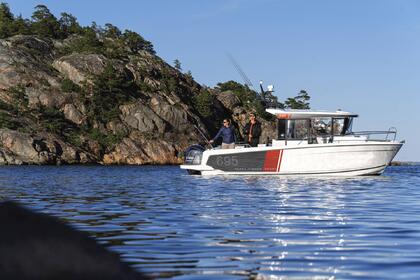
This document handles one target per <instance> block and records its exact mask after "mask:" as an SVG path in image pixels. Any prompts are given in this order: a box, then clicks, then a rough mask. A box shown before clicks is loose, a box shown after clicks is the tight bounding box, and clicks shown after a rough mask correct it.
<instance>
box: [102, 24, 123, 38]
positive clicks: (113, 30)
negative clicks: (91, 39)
mask: <svg viewBox="0 0 420 280" xmlns="http://www.w3.org/2000/svg"><path fill="white" fill-rule="evenodd" d="M103 35H104V36H105V37H107V38H111V39H119V38H120V37H121V30H119V29H118V27H116V26H114V25H112V24H110V23H107V24H105V29H104V34H103Z"/></svg>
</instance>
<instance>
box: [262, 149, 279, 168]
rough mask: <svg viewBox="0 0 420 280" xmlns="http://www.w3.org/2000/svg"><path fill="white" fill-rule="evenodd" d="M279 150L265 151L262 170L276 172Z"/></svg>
mask: <svg viewBox="0 0 420 280" xmlns="http://www.w3.org/2000/svg"><path fill="white" fill-rule="evenodd" d="M279 155H280V150H274V151H267V152H266V153H265V159H264V167H263V171H264V172H276V171H277V163H278V161H279Z"/></svg>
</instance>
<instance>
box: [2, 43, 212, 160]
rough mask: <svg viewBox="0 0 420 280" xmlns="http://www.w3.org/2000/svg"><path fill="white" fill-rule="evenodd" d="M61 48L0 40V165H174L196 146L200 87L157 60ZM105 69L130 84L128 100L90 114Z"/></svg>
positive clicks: (145, 54)
mask: <svg viewBox="0 0 420 280" xmlns="http://www.w3.org/2000/svg"><path fill="white" fill-rule="evenodd" d="M66 44H67V42H66V40H65V41H59V40H56V41H54V42H52V41H51V40H49V39H43V38H40V37H36V36H21V35H18V36H14V37H10V38H7V39H2V40H0V165H1V164H72V163H104V164H177V163H179V162H180V159H179V158H178V154H179V153H180V152H181V151H183V150H184V149H185V148H186V147H187V146H188V145H190V144H192V143H197V142H199V141H200V140H199V139H200V138H199V137H200V136H198V135H197V132H196V131H195V130H194V128H193V126H194V125H197V126H199V127H200V128H201V129H202V130H203V131H204V132H205V133H207V127H206V125H205V124H204V123H203V122H202V121H201V117H200V116H199V115H198V114H197V111H196V110H195V109H194V108H193V107H192V103H191V100H192V99H193V97H194V96H195V95H196V94H197V92H198V91H199V89H200V88H201V86H200V85H198V84H197V83H195V82H194V81H193V80H192V79H191V78H188V77H187V76H185V75H184V74H182V73H180V72H179V71H178V70H176V69H174V68H172V67H171V66H169V65H168V64H166V63H165V62H164V61H163V60H161V59H160V58H159V57H157V56H155V55H153V54H150V53H148V52H145V51H139V52H138V54H136V55H129V56H127V57H125V58H121V59H117V58H108V57H105V56H104V55H103V54H96V53H74V52H73V53H71V54H67V55H66V54H62V53H63V50H62V49H61V48H64V47H65V46H66ZM109 64H111V65H112V67H113V69H114V70H115V73H118V74H119V75H120V76H121V77H122V78H121V79H122V80H121V83H131V86H129V88H127V90H129V91H130V95H131V97H130V98H125V97H124V101H118V99H115V98H114V99H112V98H111V99H110V100H117V101H118V102H121V104H118V102H116V103H115V104H109V103H105V105H106V107H107V108H109V110H110V111H112V114H111V113H109V112H100V113H97V112H96V111H92V110H97V109H92V108H98V107H95V106H92V103H94V102H97V103H98V102H99V103H98V104H100V102H103V101H101V100H102V99H101V98H106V96H105V97H104V96H101V95H98V96H99V97H95V94H96V93H95V91H94V90H96V89H95V86H96V84H95V81H96V79H97V77H98V76H99V75H101V73H103V72H104V70H105V68H106V66H107V65H109ZM111 74H113V73H111ZM64 80H67V82H66V83H67V87H66V88H64V87H63V81H64ZM68 81H71V82H68ZM105 82H106V79H105ZM114 87H115V88H118V87H119V85H118V84H117V85H114ZM104 90H106V88H105V89H104ZM113 90H114V89H112V90H111V92H110V93H109V94H118V93H114V92H113ZM119 94H120V95H123V94H128V93H126V92H124V91H122V92H121V93H119ZM95 98H97V99H95ZM110 102H113V101H110ZM108 113H109V114H108ZM98 114H102V116H101V117H97V115H98ZM104 116H105V117H104Z"/></svg>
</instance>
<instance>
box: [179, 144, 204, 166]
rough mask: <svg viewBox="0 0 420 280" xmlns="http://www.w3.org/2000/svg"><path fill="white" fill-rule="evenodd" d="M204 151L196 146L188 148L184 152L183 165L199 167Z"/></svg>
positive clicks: (199, 146)
mask: <svg viewBox="0 0 420 280" xmlns="http://www.w3.org/2000/svg"><path fill="white" fill-rule="evenodd" d="M205 150H206V149H205V148H204V147H203V146H201V145H198V144H195V145H191V146H189V147H188V148H187V149H186V150H185V152H184V155H185V159H184V164H191V165H199V164H200V163H201V158H202V156H203V152H204V151H205Z"/></svg>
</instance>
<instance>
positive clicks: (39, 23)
mask: <svg viewBox="0 0 420 280" xmlns="http://www.w3.org/2000/svg"><path fill="white" fill-rule="evenodd" d="M32 30H33V32H34V33H35V34H37V35H39V36H42V37H50V38H59V35H60V24H59V23H58V21H57V18H56V17H55V16H54V15H53V14H51V12H50V10H49V9H48V8H47V7H46V6H44V5H38V6H36V7H35V11H34V12H33V14H32Z"/></svg>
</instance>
